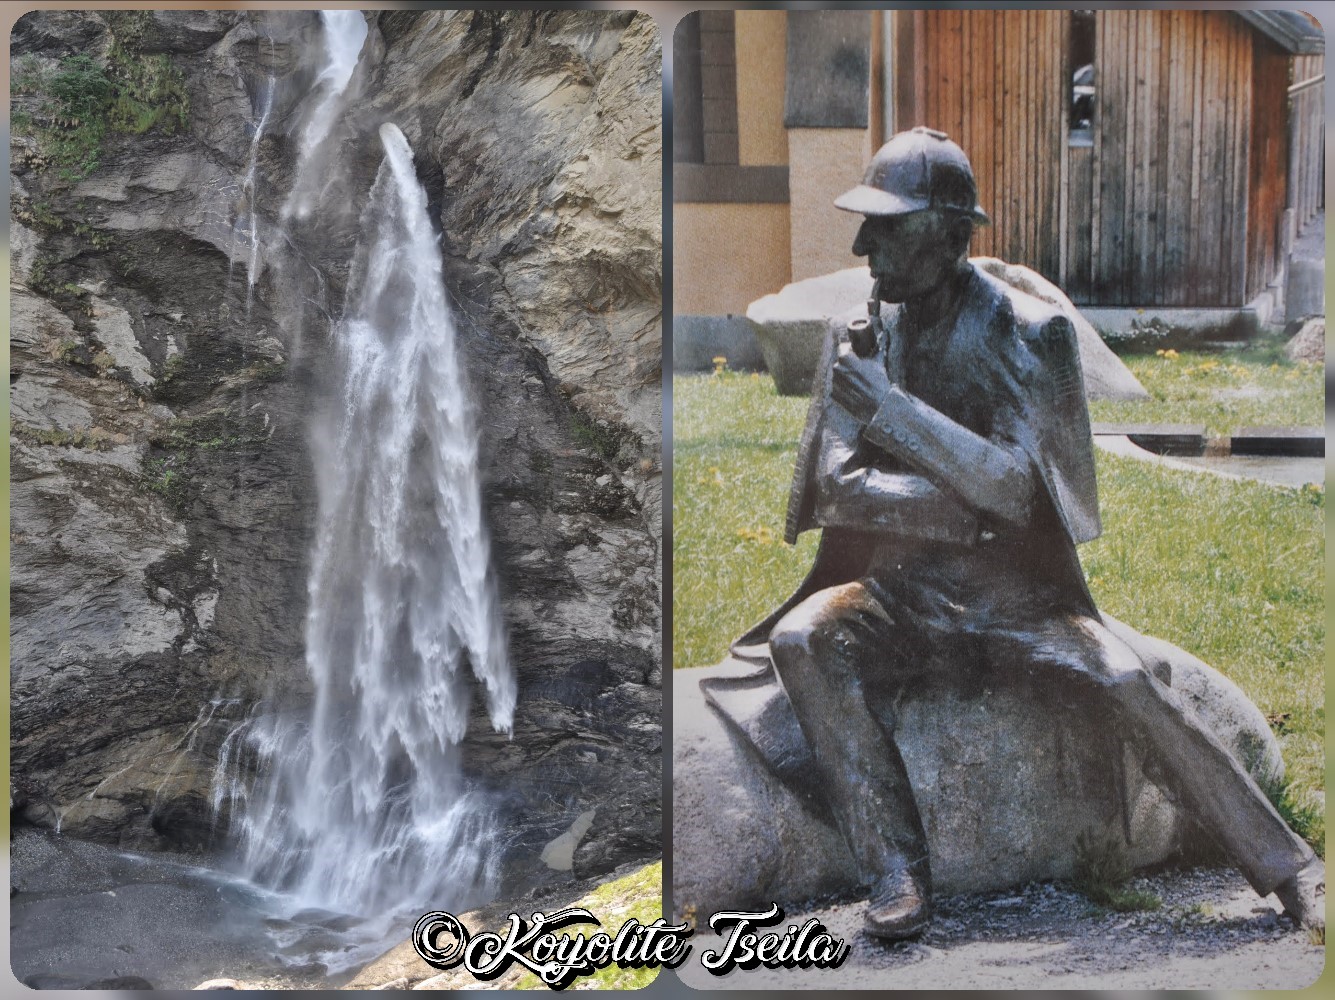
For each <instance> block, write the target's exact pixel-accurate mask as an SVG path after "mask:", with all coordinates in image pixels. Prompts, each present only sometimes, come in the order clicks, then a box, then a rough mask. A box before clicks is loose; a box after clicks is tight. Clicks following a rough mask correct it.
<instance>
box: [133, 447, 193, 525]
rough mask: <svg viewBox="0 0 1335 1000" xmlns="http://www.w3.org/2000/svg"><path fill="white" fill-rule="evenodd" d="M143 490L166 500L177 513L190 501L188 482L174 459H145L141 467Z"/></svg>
mask: <svg viewBox="0 0 1335 1000" xmlns="http://www.w3.org/2000/svg"><path fill="white" fill-rule="evenodd" d="M142 471H143V480H142V482H143V484H144V488H145V489H147V490H148V491H149V492H150V493H156V494H157V495H158V496H160V497H162V498H163V499H164V500H166V501H167V502H168V503H169V504H171V505H172V507H174V508H176V510H177V511H178V512H181V511H184V509H185V506H186V504H187V503H188V502H189V499H190V487H189V484H190V480H189V476H188V475H187V474H186V472H185V470H184V469H180V468H177V467H176V463H175V459H174V458H145V459H144V462H143V466H142Z"/></svg>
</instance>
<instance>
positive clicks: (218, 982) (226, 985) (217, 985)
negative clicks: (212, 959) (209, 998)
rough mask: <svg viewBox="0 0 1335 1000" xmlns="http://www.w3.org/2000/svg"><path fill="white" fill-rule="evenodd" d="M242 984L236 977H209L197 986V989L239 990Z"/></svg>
mask: <svg viewBox="0 0 1335 1000" xmlns="http://www.w3.org/2000/svg"><path fill="white" fill-rule="evenodd" d="M241 988H242V986H241V984H240V983H239V982H238V981H237V980H235V979H208V980H205V981H204V982H202V983H200V984H199V985H198V986H196V987H195V989H197V990H239V989H241Z"/></svg>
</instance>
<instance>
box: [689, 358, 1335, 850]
mask: <svg viewBox="0 0 1335 1000" xmlns="http://www.w3.org/2000/svg"><path fill="white" fill-rule="evenodd" d="M1153 361H1154V362H1157V363H1159V364H1161V365H1163V366H1164V367H1165V369H1170V368H1171V366H1174V365H1181V364H1183V363H1184V362H1185V363H1187V364H1188V366H1190V365H1194V364H1199V362H1197V361H1190V360H1189V359H1188V358H1187V356H1186V355H1185V354H1184V355H1182V356H1181V357H1179V358H1176V359H1171V358H1170V359H1169V360H1168V361H1167V362H1164V361H1163V360H1162V359H1158V358H1155V359H1153ZM1143 363H1144V365H1150V366H1151V367H1152V364H1151V359H1144V362H1143ZM1268 364H1269V362H1267V363H1266V367H1265V369H1264V372H1265V374H1264V375H1262V374H1261V373H1259V372H1258V373H1257V374H1256V375H1255V376H1254V377H1257V378H1260V377H1266V378H1269V377H1270V376H1271V374H1273V373H1270V372H1269V368H1268ZM1256 365H1258V366H1259V362H1257V363H1256ZM1245 366H1246V365H1244V367H1245ZM1251 370H1252V369H1250V368H1249V371H1251ZM1288 370H1290V371H1298V372H1300V376H1299V377H1298V378H1296V379H1294V380H1292V381H1293V382H1295V383H1298V382H1310V381H1312V378H1311V376H1312V372H1311V371H1309V370H1308V369H1307V368H1305V367H1299V366H1288ZM1197 377H1199V376H1196V375H1192V376H1188V378H1189V379H1194V378H1197ZM1207 377H1210V378H1213V377H1214V376H1207ZM1237 377H1238V378H1239V379H1241V378H1242V376H1237ZM1249 377H1253V376H1249ZM1316 377H1317V384H1318V386H1319V379H1320V373H1319V372H1317V373H1316ZM1278 378H1279V380H1280V382H1281V383H1283V382H1284V380H1286V379H1287V378H1288V376H1287V375H1286V374H1284V369H1283V368H1282V369H1281V371H1280V373H1279V374H1278ZM1175 380H1176V377H1170V376H1165V379H1164V381H1165V383H1167V384H1173V383H1175ZM1142 381H1144V382H1145V384H1146V388H1147V389H1150V391H1151V392H1157V391H1159V390H1160V388H1161V387H1160V384H1159V381H1158V380H1157V377H1156V378H1144V377H1142ZM1292 398H1293V399H1294V400H1298V401H1299V402H1298V404H1297V405H1298V406H1299V407H1301V406H1308V407H1309V408H1310V406H1311V400H1312V399H1313V398H1315V400H1316V410H1315V413H1313V414H1310V415H1309V414H1308V413H1307V412H1301V413H1300V416H1299V417H1298V418H1296V419H1291V420H1284V419H1283V416H1284V413H1285V412H1287V410H1286V408H1285V407H1282V406H1280V405H1279V404H1264V403H1258V411H1260V412H1264V413H1265V414H1266V416H1264V417H1261V418H1256V417H1252V416H1247V417H1246V418H1245V421H1244V422H1247V423H1251V422H1256V423H1308V422H1311V423H1317V424H1319V423H1320V422H1321V419H1320V417H1321V411H1320V398H1319V395H1316V396H1314V393H1313V390H1312V387H1311V386H1310V385H1308V386H1307V387H1306V388H1305V389H1302V390H1299V389H1296V388H1295V390H1294V396H1293V397H1292ZM1304 401H1305V402H1304ZM1182 402H1188V401H1187V400H1185V399H1183V400H1182ZM1139 405H1141V406H1149V405H1152V404H1149V403H1143V404H1139ZM1267 405H1269V408H1268V409H1267V408H1266V407H1267ZM806 406H807V400H806V399H805V398H789V397H781V396H778V395H777V394H776V393H775V391H774V385H773V382H772V381H771V379H770V378H769V377H768V376H764V375H762V376H749V375H741V374H736V373H727V372H725V373H723V374H722V375H701V376H684V377H678V378H675V379H674V380H673V407H672V409H673V497H672V517H673V520H672V530H673V552H672V558H673V562H672V581H673V595H672V602H673V603H672V606H673V613H672V642H673V645H672V648H673V654H672V655H673V665H674V666H676V667H695V666H703V665H707V664H711V663H716V662H718V661H719V660H720V659H722V658H723V656H724V655H725V653H726V652H727V647H728V643H729V642H730V641H731V640H732V639H733V638H735V637H736V636H737V635H739V634H740V633H741V632H742V631H743V630H745V628H746V627H748V626H749V625H751V624H753V623H754V622H755V621H757V620H758V619H759V618H760V617H762V616H763V615H764V614H765V613H766V612H768V611H769V610H771V609H772V608H774V606H775V605H777V604H778V603H779V602H780V601H781V600H782V599H783V598H784V597H786V596H787V595H788V594H789V593H790V592H791V591H792V589H793V588H794V587H795V586H796V585H797V584H798V583H799V582H800V581H801V579H802V577H803V576H804V575H805V573H806V571H807V569H808V567H809V566H810V565H811V560H812V557H813V555H814V551H815V542H816V534H815V533H814V532H808V533H807V534H806V535H804V536H803V537H802V538H801V539H800V540H799V543H798V545H797V546H795V547H794V546H788V545H785V544H784V543H783V541H782V534H783V519H784V511H785V509H786V505H787V500H788V489H789V484H790V481H791V477H792V468H793V461H794V458H795V456H796V450H797V449H796V442H797V438H798V435H799V434H800V432H801V427H802V422H803V420H804V418H805V413H806ZM1205 410H1206V407H1205V404H1204V403H1198V409H1197V410H1195V411H1193V412H1199V413H1202V414H1203V413H1204V412H1205ZM1098 419H1123V420H1131V419H1134V420H1137V421H1140V420H1146V419H1162V420H1165V421H1169V420H1171V421H1172V422H1184V421H1185V420H1187V419H1190V418H1189V417H1186V416H1183V415H1182V414H1181V413H1180V412H1178V411H1172V410H1171V409H1170V410H1166V411H1165V415H1164V416H1162V417H1155V418H1148V417H1143V416H1134V417H1131V416H1124V417H1116V418H1114V417H1109V416H1103V415H1100V416H1099V417H1098ZM1229 419H1232V418H1231V417H1230V418H1229ZM1205 422H1208V421H1205ZM1215 426H1216V427H1221V426H1229V425H1228V424H1226V423H1216V425H1215ZM1097 463H1098V477H1099V502H1100V508H1101V510H1102V514H1103V522H1104V533H1103V536H1102V537H1101V538H1099V539H1096V540H1095V541H1093V542H1090V543H1088V544H1086V545H1084V546H1082V547H1081V550H1080V552H1081V559H1082V562H1083V564H1084V567H1085V572H1086V575H1087V576H1088V577H1089V579H1090V586H1091V589H1092V590H1093V592H1094V596H1095V598H1096V599H1097V600H1098V603H1099V607H1100V608H1101V609H1103V610H1104V611H1106V612H1108V613H1109V614H1111V615H1114V616H1115V617H1117V618H1120V619H1121V620H1122V621H1124V622H1126V623H1127V624H1128V625H1131V626H1132V627H1134V628H1136V629H1138V630H1140V631H1143V632H1146V633H1149V634H1151V635H1157V636H1160V637H1162V638H1164V639H1167V640H1169V641H1170V642H1172V643H1175V644H1176V645H1178V646H1181V647H1182V648H1183V649H1186V650H1188V651H1189V652H1191V653H1194V654H1195V655H1197V656H1199V657H1200V658H1201V659H1203V660H1205V661H1206V662H1207V663H1209V664H1211V665H1212V666H1214V667H1215V668H1216V669H1218V670H1220V671H1222V672H1223V673H1224V674H1226V675H1227V676H1229V677H1230V678H1232V679H1233V680H1234V681H1235V682H1236V683H1237V684H1238V685H1239V686H1240V687H1241V688H1242V689H1243V690H1244V691H1245V692H1246V693H1247V694H1248V696H1249V697H1251V698H1252V700H1253V701H1255V702H1256V704H1257V705H1258V706H1260V708H1261V710H1262V711H1263V712H1265V713H1266V714H1267V716H1268V717H1271V718H1273V719H1275V720H1276V722H1275V723H1274V726H1275V729H1276V732H1277V734H1278V736H1279V739H1280V743H1281V747H1282V749H1283V753H1284V760H1285V764H1286V767H1287V771H1288V777H1289V780H1290V797H1291V798H1292V799H1293V800H1294V804H1295V807H1296V808H1297V809H1299V810H1302V809H1304V808H1306V809H1307V811H1308V812H1312V813H1317V814H1319V812H1320V809H1318V808H1317V807H1318V806H1319V804H1320V802H1321V799H1320V798H1319V794H1320V793H1321V790H1322V787H1323V774H1324V733H1325V710H1324V707H1323V706H1324V684H1325V665H1324V643H1325V613H1324V595H1325V562H1324V552H1325V535H1324V510H1323V506H1324V492H1323V491H1321V490H1317V489H1315V488H1311V487H1308V488H1304V489H1302V490H1295V489H1286V488H1283V487H1276V486H1269V485H1265V484H1261V483H1252V482H1240V481H1236V480H1230V479H1224V478H1221V477H1218V476H1212V475H1209V474H1208V473H1191V472H1179V471H1176V470H1171V469H1165V468H1162V467H1160V466H1157V465H1150V464H1147V463H1142V462H1138V461H1136V460H1134V459H1129V458H1118V457H1116V456H1110V455H1107V454H1104V453H1102V452H1098V453H1097ZM1300 825H1302V826H1305V827H1306V830H1305V832H1306V834H1307V835H1308V836H1309V837H1314V838H1315V837H1317V836H1318V835H1319V832H1320V830H1321V828H1322V827H1321V824H1320V818H1319V815H1309V816H1307V817H1306V818H1305V819H1303V820H1302V821H1301V824H1300Z"/></svg>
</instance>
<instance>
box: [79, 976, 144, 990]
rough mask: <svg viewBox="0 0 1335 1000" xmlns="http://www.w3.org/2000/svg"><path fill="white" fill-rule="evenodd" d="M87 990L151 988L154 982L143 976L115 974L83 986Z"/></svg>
mask: <svg viewBox="0 0 1335 1000" xmlns="http://www.w3.org/2000/svg"><path fill="white" fill-rule="evenodd" d="M83 988H84V989H85V990H151V989H153V984H152V983H150V982H149V981H148V980H147V979H144V978H143V977H142V976H115V977H113V978H111V979H99V980H97V981H96V982H92V983H89V984H88V985H87V986H84V987H83Z"/></svg>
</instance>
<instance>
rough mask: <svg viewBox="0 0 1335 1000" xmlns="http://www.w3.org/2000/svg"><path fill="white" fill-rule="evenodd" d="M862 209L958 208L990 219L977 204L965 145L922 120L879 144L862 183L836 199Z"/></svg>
mask: <svg viewBox="0 0 1335 1000" xmlns="http://www.w3.org/2000/svg"><path fill="white" fill-rule="evenodd" d="M834 204H835V207H837V208H842V209H843V210H844V211H846V212H860V213H862V214H863V215H906V214H907V213H909V212H921V211H922V210H923V209H926V208H948V209H954V210H956V211H959V212H963V213H964V214H966V215H968V216H970V217H972V218H973V220H974V221H975V222H977V223H978V224H979V225H983V226H986V225H990V224H991V222H992V220H991V219H989V218H988V217H987V213H986V212H984V211H983V209H982V207H981V206H980V205H979V204H978V186H977V185H976V184H975V183H974V179H973V168H972V167H970V166H969V158H968V157H967V156H965V155H964V150H962V149H960V148H959V146H957V145H955V143H953V142H951V141H950V139H949V138H947V137H946V134H945V133H944V132H938V131H936V129H930V128H926V127H924V126H922V125H919V126H918V127H917V128H912V129H909V130H908V131H907V132H900V133H899V134H898V135H896V136H894V137H892V138H891V140H890V141H889V142H887V143H886V144H885V145H884V146H882V147H881V148H880V149H879V150H877V152H876V155H875V156H873V157H872V159H871V163H870V164H869V165H868V167H867V173H866V174H865V175H864V176H863V178H862V183H861V184H859V185H858V186H857V187H855V188H853V189H852V190H850V191H845V192H844V193H843V194H841V195H840V196H839V197H838V198H836V199H835V200H834Z"/></svg>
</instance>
